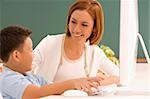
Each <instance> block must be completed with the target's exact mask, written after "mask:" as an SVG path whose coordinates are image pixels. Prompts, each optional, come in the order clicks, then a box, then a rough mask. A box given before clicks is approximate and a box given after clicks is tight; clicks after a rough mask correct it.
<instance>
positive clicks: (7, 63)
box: [0, 25, 100, 99]
mask: <svg viewBox="0 0 150 99" xmlns="http://www.w3.org/2000/svg"><path fill="white" fill-rule="evenodd" d="M30 35H31V31H30V30H29V29H26V28H25V27H22V26H17V25H14V26H8V27H6V28H4V29H2V30H1V31H0V58H1V60H2V61H3V70H2V72H1V74H0V84H1V85H0V90H1V93H2V96H3V97H4V99H35V98H40V97H44V96H48V95H52V94H62V93H63V92H64V91H65V90H68V89H78V90H84V91H87V92H89V93H91V90H90V89H91V87H97V85H96V84H95V83H93V82H98V80H100V78H96V77H95V78H79V79H72V80H67V81H63V82H58V83H53V84H47V82H46V81H45V80H44V79H43V78H41V77H39V76H37V75H33V74H31V73H26V72H27V71H30V70H31V68H32V66H31V64H32V59H33V54H32V40H31V38H30Z"/></svg>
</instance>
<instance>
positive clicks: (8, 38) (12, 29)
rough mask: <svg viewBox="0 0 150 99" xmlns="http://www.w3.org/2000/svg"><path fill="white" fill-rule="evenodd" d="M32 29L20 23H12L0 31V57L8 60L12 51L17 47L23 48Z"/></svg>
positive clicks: (5, 60) (4, 60)
mask: <svg viewBox="0 0 150 99" xmlns="http://www.w3.org/2000/svg"><path fill="white" fill-rule="evenodd" d="M31 33H32V31H31V30H30V29H27V28H25V27H23V26H20V25H11V26H8V27H6V28H3V29H2V30H1V31H0V58H1V60H2V61H3V62H7V61H8V59H9V56H10V53H11V52H12V51H14V50H15V49H21V50H22V46H23V43H24V41H25V39H26V38H27V37H29V36H30V35H31Z"/></svg>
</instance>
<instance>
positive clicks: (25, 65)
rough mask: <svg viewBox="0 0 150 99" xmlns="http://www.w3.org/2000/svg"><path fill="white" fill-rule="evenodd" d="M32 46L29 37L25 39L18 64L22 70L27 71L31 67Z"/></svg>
mask: <svg viewBox="0 0 150 99" xmlns="http://www.w3.org/2000/svg"><path fill="white" fill-rule="evenodd" d="M32 51H33V48H32V40H31V38H29V37H28V38H27V39H26V40H25V43H24V46H23V51H21V52H20V59H19V61H20V65H21V66H22V67H20V68H22V70H23V72H26V71H29V70H31V69H32V60H33V53H32Z"/></svg>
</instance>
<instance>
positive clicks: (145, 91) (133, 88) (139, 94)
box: [41, 63, 150, 99]
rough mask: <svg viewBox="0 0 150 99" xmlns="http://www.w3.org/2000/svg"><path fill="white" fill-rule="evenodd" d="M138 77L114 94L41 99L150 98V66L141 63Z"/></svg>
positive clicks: (138, 65) (118, 88) (138, 66)
mask: <svg viewBox="0 0 150 99" xmlns="http://www.w3.org/2000/svg"><path fill="white" fill-rule="evenodd" d="M136 71H137V72H136V77H135V78H134V79H133V80H132V81H131V82H130V84H129V85H128V86H124V87H117V89H116V90H117V91H116V93H115V94H114V95H108V96H98V95H97V96H88V97H64V96H61V95H56V96H55V95H52V96H49V97H45V98H41V99H120V98H122V99H143V98H144V99H145V98H146V99H148V98H149V99H150V66H148V64H144V63H139V64H137V67H136Z"/></svg>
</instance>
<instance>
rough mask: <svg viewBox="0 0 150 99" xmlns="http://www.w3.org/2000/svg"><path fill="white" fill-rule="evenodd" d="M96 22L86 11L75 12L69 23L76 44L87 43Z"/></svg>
mask: <svg viewBox="0 0 150 99" xmlns="http://www.w3.org/2000/svg"><path fill="white" fill-rule="evenodd" d="M93 25H94V21H93V19H92V17H91V15H90V14H89V13H88V12H87V11H86V10H75V11H74V12H73V13H72V15H71V18H70V21H69V31H70V34H71V38H72V39H74V40H75V41H76V42H80V43H81V42H83V43H84V42H85V41H86V39H87V38H89V37H90V35H91V33H92V30H93Z"/></svg>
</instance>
